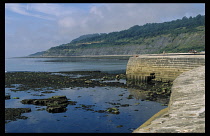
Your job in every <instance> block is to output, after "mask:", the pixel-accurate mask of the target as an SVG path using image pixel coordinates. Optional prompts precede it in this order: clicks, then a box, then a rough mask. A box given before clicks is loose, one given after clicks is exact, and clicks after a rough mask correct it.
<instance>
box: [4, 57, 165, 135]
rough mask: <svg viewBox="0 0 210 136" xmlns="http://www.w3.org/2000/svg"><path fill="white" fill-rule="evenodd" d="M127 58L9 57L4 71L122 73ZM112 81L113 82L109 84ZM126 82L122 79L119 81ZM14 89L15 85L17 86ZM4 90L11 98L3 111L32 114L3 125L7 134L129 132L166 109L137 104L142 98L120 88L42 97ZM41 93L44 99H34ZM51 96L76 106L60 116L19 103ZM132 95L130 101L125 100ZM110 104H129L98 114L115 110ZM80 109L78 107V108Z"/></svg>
mask: <svg viewBox="0 0 210 136" xmlns="http://www.w3.org/2000/svg"><path fill="white" fill-rule="evenodd" d="M127 62H128V57H108V58H76V57H75V58H11V59H6V65H5V71H8V72H11V71H45V72H59V71H96V70H97V71H98V70H99V71H103V72H115V73H123V72H124V73H125V70H126V65H127ZM110 82H115V81H110ZM120 82H122V83H126V81H125V80H122V79H121V80H120ZM17 86H18V85H17ZM12 89H15V88H5V93H9V94H10V95H11V98H13V97H20V99H9V100H5V107H6V108H31V110H32V112H29V113H23V114H22V116H26V117H28V119H25V120H23V119H18V120H17V121H11V122H9V123H7V124H5V131H6V132H7V133H131V132H132V131H133V130H134V129H136V128H138V127H139V126H140V125H142V124H143V123H144V122H145V121H146V120H148V119H149V118H150V117H151V116H152V115H154V114H155V113H157V112H158V111H159V110H161V109H163V108H165V107H166V106H161V103H157V102H151V101H141V99H144V97H145V95H144V94H143V93H142V94H141V93H139V90H136V89H132V88H128V89H125V88H120V87H108V86H107V87H94V88H92V87H89V88H83V87H76V88H64V89H60V90H51V91H53V92H54V93H49V94H44V93H42V92H37V91H32V90H28V91H16V92H14V91H12ZM40 94H44V96H38V95H40ZM54 95H65V96H66V97H67V98H69V99H71V100H72V101H77V104H76V105H69V106H68V107H67V111H66V112H63V113H48V112H47V111H46V110H39V109H42V108H46V106H37V105H28V104H25V105H24V104H22V103H21V102H20V101H21V100H23V99H42V98H49V97H51V96H54ZM129 95H133V96H134V99H127V97H128V96H129ZM113 103H118V104H119V103H120V104H121V105H123V104H129V106H119V105H118V106H119V107H118V109H119V111H120V114H110V113H98V112H94V111H97V110H106V109H107V108H110V107H115V106H117V105H113ZM81 105H92V106H91V108H92V109H93V111H89V110H85V109H83V108H82V106H81ZM78 107H80V108H78Z"/></svg>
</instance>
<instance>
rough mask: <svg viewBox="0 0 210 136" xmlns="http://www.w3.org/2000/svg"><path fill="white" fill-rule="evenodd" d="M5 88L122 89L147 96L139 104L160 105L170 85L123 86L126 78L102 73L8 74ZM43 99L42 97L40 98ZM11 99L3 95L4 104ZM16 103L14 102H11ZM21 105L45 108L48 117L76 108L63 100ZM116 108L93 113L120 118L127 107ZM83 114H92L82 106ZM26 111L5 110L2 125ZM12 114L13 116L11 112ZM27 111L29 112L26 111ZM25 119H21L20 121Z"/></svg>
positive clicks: (166, 98)
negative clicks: (152, 103) (148, 102)
mask: <svg viewBox="0 0 210 136" xmlns="http://www.w3.org/2000/svg"><path fill="white" fill-rule="evenodd" d="M5 77H6V78H5V79H6V80H5V88H15V89H10V90H11V91H28V90H33V91H38V92H42V93H53V91H52V90H58V89H62V88H75V87H96V86H99V87H106V86H109V87H121V88H135V89H139V90H141V91H144V92H146V93H147V96H146V98H145V99H142V101H144V100H147V101H159V102H161V103H162V104H163V105H167V104H168V102H169V96H170V93H171V91H170V90H171V86H172V83H163V82H155V81H152V82H148V83H142V84H140V85H134V84H126V83H123V82H122V81H126V75H125V74H123V73H121V74H110V73H103V72H100V71H75V72H7V73H5ZM42 95H43V94H42ZM10 99H11V98H10V95H9V94H6V95H5V100H10ZM12 99H15V98H12ZM127 99H133V95H129V96H128V98H127ZM21 103H22V104H34V105H42V106H47V108H46V111H48V112H51V113H58V112H65V111H66V110H67V109H66V106H67V105H69V104H71V105H73V104H75V103H76V102H75V101H69V99H67V98H66V96H53V97H51V98H47V99H24V100H22V101H21ZM112 105H116V106H115V107H110V108H108V109H105V110H99V111H95V112H99V113H103V112H107V113H111V114H119V111H118V109H117V107H119V106H122V107H123V106H129V105H126V104H120V103H119V104H116V103H114V104H112ZM79 108H83V109H86V110H93V109H91V107H90V106H89V105H81V107H79ZM25 110H26V109H23V108H22V109H21V108H7V107H6V108H5V123H6V122H8V121H7V120H14V119H15V118H21V117H20V115H21V113H25V112H26V111H25ZM11 111H12V112H11ZM27 111H30V110H29V109H27ZM23 118H24V117H23Z"/></svg>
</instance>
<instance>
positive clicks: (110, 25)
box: [5, 3, 205, 58]
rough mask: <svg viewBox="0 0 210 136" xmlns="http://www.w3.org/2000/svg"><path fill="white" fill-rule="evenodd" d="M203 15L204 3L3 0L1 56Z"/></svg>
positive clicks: (23, 54)
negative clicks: (29, 0) (7, 0)
mask: <svg viewBox="0 0 210 136" xmlns="http://www.w3.org/2000/svg"><path fill="white" fill-rule="evenodd" d="M198 14H201V15H205V4H204V3H180V4H179V3H171V4H169V3H168V4H164V3H156V4H153V3H152V4H149V3H86V4H85V3H82V4H81V3H78V4H76V3H69V4H68V3H61V4H60V3H6V4H5V55H6V57H7V58H8V57H20V56H27V55H29V54H32V53H36V52H38V51H44V50H47V49H49V48H50V47H54V46H58V45H60V44H64V43H69V42H70V41H71V40H73V39H75V38H77V37H79V36H81V35H84V34H92V33H109V32H113V31H120V30H125V29H128V28H130V27H132V26H134V25H144V24H146V23H160V22H165V21H171V20H176V19H181V18H182V17H184V16H186V17H189V16H192V17H194V16H196V15H198Z"/></svg>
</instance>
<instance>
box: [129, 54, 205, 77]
mask: <svg viewBox="0 0 210 136" xmlns="http://www.w3.org/2000/svg"><path fill="white" fill-rule="evenodd" d="M204 65H205V55H204V54H196V55H194V54H188V53H186V54H181V53H179V54H178V53H176V54H148V55H139V56H136V57H131V58H130V59H129V61H128V64H127V69H126V75H127V78H128V79H135V80H142V79H143V80H145V77H146V78H148V79H152V78H151V76H152V75H153V76H155V79H154V80H157V81H173V80H174V79H175V78H176V77H177V76H178V75H180V74H181V73H183V72H185V71H189V70H191V69H193V68H196V67H199V66H204Z"/></svg>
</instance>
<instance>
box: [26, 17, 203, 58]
mask: <svg viewBox="0 0 210 136" xmlns="http://www.w3.org/2000/svg"><path fill="white" fill-rule="evenodd" d="M191 49H194V50H197V51H204V50H205V15H204V16H202V15H197V16H196V17H189V18H187V17H183V18H182V19H177V20H173V21H170V22H164V23H148V24H145V25H143V26H138V25H135V26H133V27H131V28H129V29H127V30H123V31H119V32H111V33H108V34H106V33H101V34H88V35H82V36H80V37H78V38H76V39H74V40H72V41H71V42H70V43H67V44H62V45H60V46H56V47H52V48H50V49H49V50H47V51H43V52H38V53H35V54H32V55H30V56H80V55H133V54H148V53H150V54H152V53H162V52H163V51H166V52H170V53H173V52H188V51H189V50H191Z"/></svg>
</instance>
